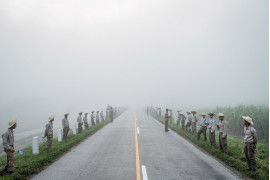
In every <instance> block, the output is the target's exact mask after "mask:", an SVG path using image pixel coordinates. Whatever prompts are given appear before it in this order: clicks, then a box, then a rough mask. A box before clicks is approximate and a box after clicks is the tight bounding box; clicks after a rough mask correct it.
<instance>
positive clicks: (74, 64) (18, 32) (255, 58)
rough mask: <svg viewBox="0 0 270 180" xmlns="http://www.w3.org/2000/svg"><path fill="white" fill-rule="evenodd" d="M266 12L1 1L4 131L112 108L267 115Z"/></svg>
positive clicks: (118, 0) (217, 4) (235, 5)
mask: <svg viewBox="0 0 270 180" xmlns="http://www.w3.org/2000/svg"><path fill="white" fill-rule="evenodd" d="M268 3H269V2H268V0H260V1H255V0H238V1H235V0H221V1H216V0H204V1H199V0H148V1H143V0H136V1H135V0H125V1H124V0H103V1H101V0H91V1H88V0H76V1H75V0H58V1H55V0H46V1H44V0H43V1H41V0H27V1H25V0H12V1H10V0H0V63H1V65H0V85H1V88H0V107H1V112H0V118H1V120H0V121H1V126H2V127H3V126H6V123H7V121H9V120H10V119H14V118H18V119H20V120H21V121H22V122H25V123H22V124H28V123H32V122H33V124H35V123H40V124H42V126H43V125H44V121H46V120H47V117H48V116H50V115H51V114H59V115H58V117H59V116H60V117H59V118H62V114H63V113H64V112H67V111H68V112H74V113H75V112H76V113H77V112H78V111H80V110H82V111H88V112H89V111H90V110H92V109H104V108H105V106H106V105H107V104H111V105H113V106H115V105H117V106H121V105H149V104H153V105H157V106H162V107H165V106H178V107H192V108H199V107H215V106H216V105H221V106H222V105H238V104H263V105H268V99H269V93H268V92H269V77H268V71H269V69H268V67H269V65H268V63H269V57H268V50H269V35H268V32H269V28H268V26H269V17H268V13H269V5H268ZM76 116H77V115H74V117H73V118H75V117H76Z"/></svg>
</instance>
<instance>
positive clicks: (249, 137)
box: [244, 126, 258, 145]
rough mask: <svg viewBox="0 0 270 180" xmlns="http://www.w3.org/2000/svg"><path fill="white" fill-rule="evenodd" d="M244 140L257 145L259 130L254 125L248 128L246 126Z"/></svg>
mask: <svg viewBox="0 0 270 180" xmlns="http://www.w3.org/2000/svg"><path fill="white" fill-rule="evenodd" d="M244 134H245V137H244V141H245V142H247V143H254V144H255V145H256V144H257V141H258V136H257V132H256V130H255V129H254V127H252V126H248V128H246V127H244Z"/></svg>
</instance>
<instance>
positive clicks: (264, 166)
mask: <svg viewBox="0 0 270 180" xmlns="http://www.w3.org/2000/svg"><path fill="white" fill-rule="evenodd" d="M152 116H153V118H155V119H156V120H158V121H159V122H161V123H163V124H164V118H160V117H157V116H155V115H152ZM242 126H243V125H242ZM169 128H170V129H171V130H173V131H175V132H177V133H178V134H179V135H181V136H182V137H184V138H186V139H188V140H189V141H191V142H192V143H194V144H195V145H197V146H198V147H200V148H203V149H204V150H206V151H207V152H208V153H209V154H211V155H213V156H215V157H217V158H219V159H220V160H222V161H224V162H225V163H226V164H227V165H229V166H231V167H233V168H235V169H237V170H238V171H240V172H241V173H243V174H245V175H247V176H248V177H251V178H254V179H269V147H268V144H264V143H258V145H257V147H258V149H259V152H258V153H257V154H256V155H255V158H256V163H257V171H256V172H255V173H251V172H250V171H248V170H247V168H248V166H247V163H246V158H245V155H244V150H243V147H244V141H243V140H241V139H237V138H234V137H232V136H228V137H227V141H228V154H224V153H221V152H220V149H219V146H217V147H215V148H212V147H211V146H210V143H209V137H208V141H207V142H204V141H202V140H200V141H198V140H197V137H196V136H194V135H192V134H191V133H188V132H185V131H184V130H182V127H180V126H178V125H176V124H175V123H169ZM216 142H217V144H218V135H217V133H216Z"/></svg>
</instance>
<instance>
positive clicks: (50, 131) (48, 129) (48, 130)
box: [44, 122, 53, 137]
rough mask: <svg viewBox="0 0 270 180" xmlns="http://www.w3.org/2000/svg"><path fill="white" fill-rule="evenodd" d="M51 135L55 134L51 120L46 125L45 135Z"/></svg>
mask: <svg viewBox="0 0 270 180" xmlns="http://www.w3.org/2000/svg"><path fill="white" fill-rule="evenodd" d="M49 135H53V123H52V122H49V123H48V124H46V127H45V134H44V137H46V136H49Z"/></svg>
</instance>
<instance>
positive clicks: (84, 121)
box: [83, 113, 88, 129]
mask: <svg viewBox="0 0 270 180" xmlns="http://www.w3.org/2000/svg"><path fill="white" fill-rule="evenodd" d="M87 115H88V113H84V117H83V124H84V128H85V129H88V120H87Z"/></svg>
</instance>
